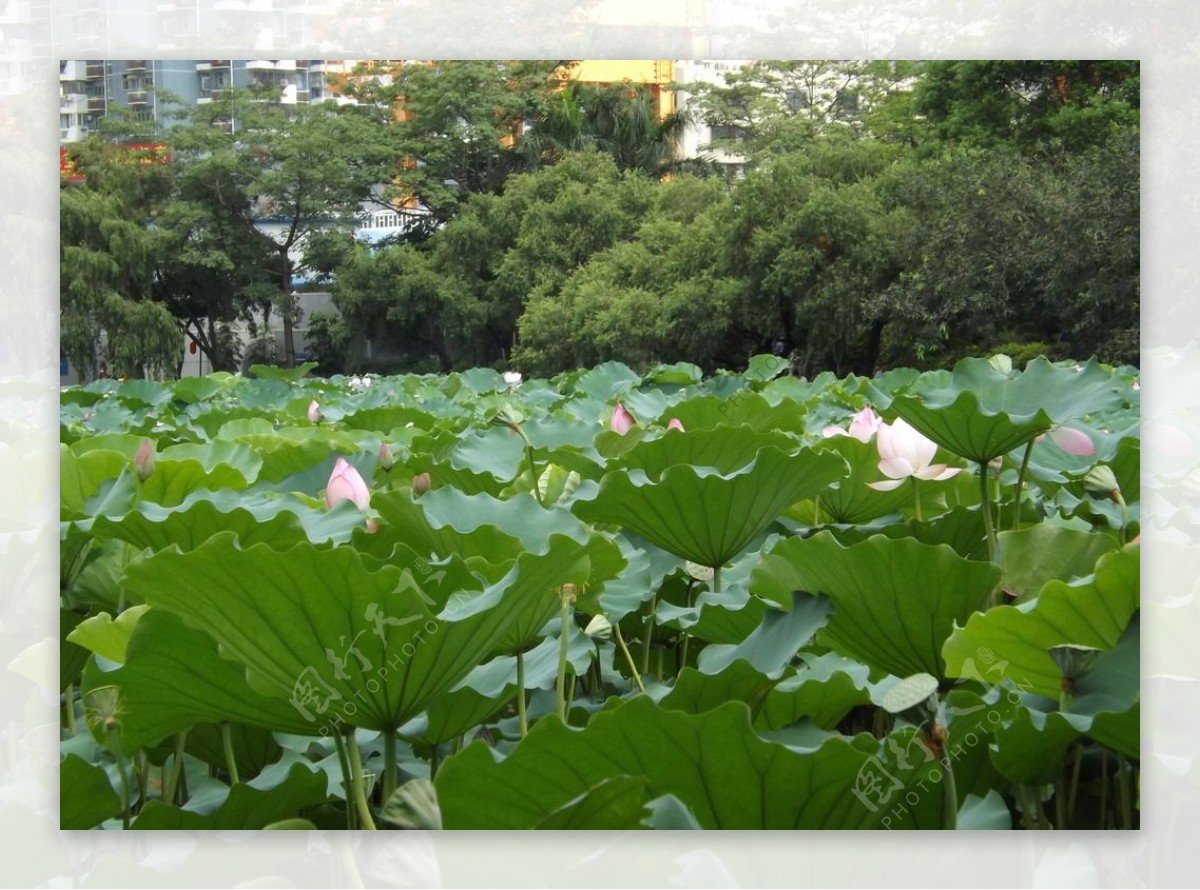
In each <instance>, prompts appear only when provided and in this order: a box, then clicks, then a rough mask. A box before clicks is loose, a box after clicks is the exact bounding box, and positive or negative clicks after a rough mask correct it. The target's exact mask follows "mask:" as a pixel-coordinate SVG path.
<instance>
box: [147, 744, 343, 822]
mask: <svg viewBox="0 0 1200 890" xmlns="http://www.w3.org/2000/svg"><path fill="white" fill-rule="evenodd" d="M327 785H328V782H327V780H326V776H325V773H324V772H323V771H322V770H313V768H312V767H311V766H309V765H308V764H305V763H303V762H300V761H297V760H291V761H286V762H283V763H279V764H276V765H274V766H272V767H268V768H267V769H265V770H263V771H262V772H261V773H259V775H258V776H256V777H255V778H253V779H251V780H250V781H248V782H240V783H239V784H237V785H234V786H233V787H231V788H230V789H229V793H228V795H226V796H225V798H224V800H222V801H221V802H220V804H219V806H216V807H211V808H209V807H206V809H207V810H208V812H196V811H195V810H194V809H190V808H189V807H190V805H191V802H189V805H188V806H185V807H184V808H183V809H180V808H178V807H173V806H168V805H167V804H164V803H163V802H162V801H158V800H151V801H147V803H146V805H145V806H144V807H143V808H142V811H141V812H140V813H139V814H138V817H137V818H136V819H135V820H134V821H133V825H132V827H133V828H135V829H160V830H161V829H215V830H227V831H228V830H247V829H259V828H266V827H267V826H268V825H271V824H273V823H277V822H279V821H280V820H281V819H284V818H286V817H288V816H294V815H295V814H296V813H297V812H299V811H300V810H302V809H303V808H305V807H311V806H314V805H316V804H319V803H322V802H323V801H325V800H326V799H327V798H328V797H329V793H328V788H327Z"/></svg>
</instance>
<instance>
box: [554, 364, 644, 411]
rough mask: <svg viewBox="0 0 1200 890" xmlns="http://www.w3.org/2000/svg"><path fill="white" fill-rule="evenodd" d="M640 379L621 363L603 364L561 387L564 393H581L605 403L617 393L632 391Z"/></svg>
mask: <svg viewBox="0 0 1200 890" xmlns="http://www.w3.org/2000/svg"><path fill="white" fill-rule="evenodd" d="M641 379H642V378H641V377H639V376H638V374H637V373H636V372H635V371H633V370H631V369H630V368H629V366H628V365H626V364H623V363H622V362H605V363H604V364H602V365H596V366H595V367H594V368H592V369H591V370H588V371H585V372H584V373H583V374H581V375H579V376H578V377H576V378H575V379H574V380H572V381H570V382H569V383H568V384H566V385H564V386H563V387H562V391H563V392H564V393H583V394H585V395H588V396H591V397H592V398H593V399H598V400H599V401H602V402H605V401H608V400H609V399H611V398H612V397H613V396H615V395H617V394H618V393H622V392H625V391H626V390H629V389H632V388H633V387H634V386H636V385H637V384H638V383H640V382H641Z"/></svg>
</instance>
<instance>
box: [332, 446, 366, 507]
mask: <svg viewBox="0 0 1200 890" xmlns="http://www.w3.org/2000/svg"><path fill="white" fill-rule="evenodd" d="M339 501H354V503H355V505H356V506H357V507H358V509H360V510H365V509H367V506H368V505H369V504H370V503H371V490H370V489H369V488H367V483H365V482H363V478H362V476H360V475H359V474H358V470H356V469H354V467H352V466H351V465H350V464H349V463H347V461H346V459H345V458H344V457H339V458H338V459H337V463H335V464H334V465H333V472H332V473H330V475H329V484H328V485H326V486H325V506H326V507H327V508H329V509H333V506H334V505H335V504H337V503H338V502H339Z"/></svg>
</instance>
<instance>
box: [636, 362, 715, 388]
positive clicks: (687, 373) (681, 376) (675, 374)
mask: <svg viewBox="0 0 1200 890" xmlns="http://www.w3.org/2000/svg"><path fill="white" fill-rule="evenodd" d="M703 379H704V371H703V370H702V369H701V368H700V367H699V366H698V365H693V364H692V363H691V362H675V364H673V365H665V364H664V365H657V366H655V367H654V368H651V369H650V371H648V372H647V373H646V375H645V376H644V377H643V378H642V382H643V383H651V384H657V385H659V386H663V385H673V386H695V385H696V384H697V383H699V382H700V381H701V380H703Z"/></svg>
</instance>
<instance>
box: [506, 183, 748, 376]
mask: <svg viewBox="0 0 1200 890" xmlns="http://www.w3.org/2000/svg"><path fill="white" fill-rule="evenodd" d="M730 203H731V202H730V196H729V193H728V187H727V186H726V185H725V184H724V183H723V182H721V181H719V180H712V179H704V180H702V179H696V178H692V177H686V176H685V177H679V178H676V179H673V180H671V181H669V182H666V183H663V184H662V185H660V186H658V187H656V189H655V192H654V200H653V203H652V204H651V205H650V206H649V207H648V208H647V210H646V213H645V216H644V218H643V220H642V221H641V224H640V225H639V226H638V228H637V230H636V232H635V233H634V234H633V236H632V237H630V238H625V239H621V240H619V241H617V242H615V243H614V244H612V245H611V246H609V247H607V248H605V249H603V250H601V251H598V252H597V253H595V254H593V255H592V256H591V257H590V258H589V259H588V261H587V262H586V263H585V264H583V265H581V266H579V267H578V268H577V269H576V270H575V271H573V272H572V273H571V275H570V276H569V277H568V278H567V279H566V280H565V281H564V282H563V283H562V286H561V287H560V288H559V289H558V290H557V292H541V293H538V294H536V295H535V296H533V297H532V298H531V299H530V300H529V302H528V303H527V305H526V307H525V312H524V314H523V315H522V316H521V319H520V323H519V324H520V334H521V338H520V343H521V345H520V349H519V350H518V351H517V353H516V354H515V355H514V362H515V363H516V364H517V365H518V366H519V367H521V368H522V369H524V370H527V371H529V372H531V373H541V374H552V373H555V372H557V371H561V370H563V369H567V368H572V367H580V366H587V365H592V364H595V363H597V362H601V361H608V360H619V361H623V362H626V363H627V364H629V365H631V366H634V367H648V366H650V365H653V364H655V363H656V362H658V361H691V362H695V363H697V364H700V365H703V366H707V367H713V366H716V365H717V364H720V363H722V362H725V363H731V362H730V359H731V358H732V360H733V362H737V361H740V360H741V359H742V358H744V356H742V355H736V354H734V355H731V352H732V351H733V350H731V349H730V346H731V345H732V343H733V342H734V341H733V338H731V328H732V318H731V316H732V312H733V309H734V302H735V299H736V296H737V294H738V293H739V292H740V290H741V282H739V281H736V280H733V279H730V278H728V277H725V276H724V275H723V274H722V272H723V270H722V266H721V262H720V258H721V252H722V242H723V239H724V220H725V218H726V217H727V215H728V212H729V207H730Z"/></svg>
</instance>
